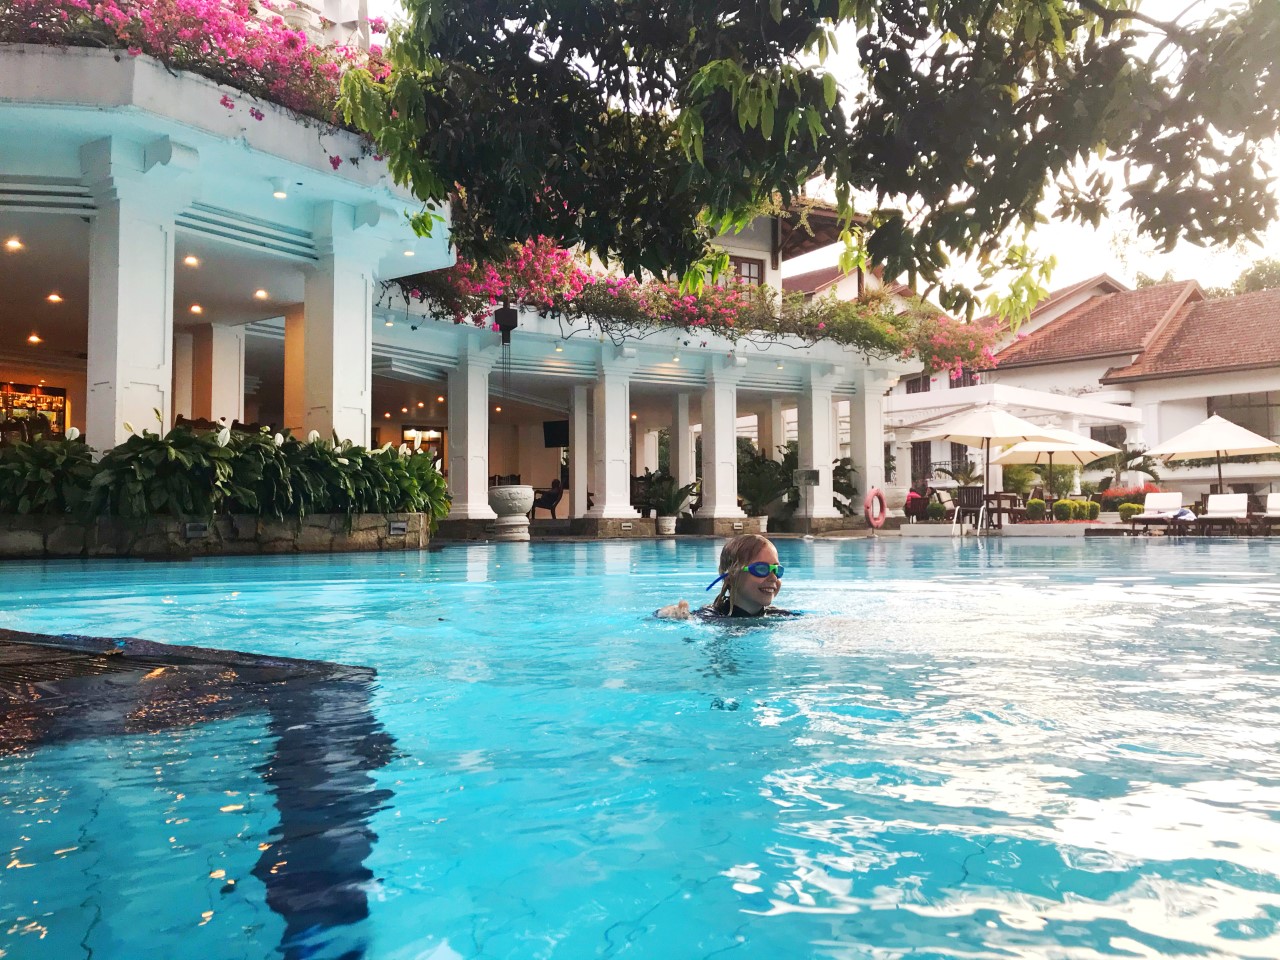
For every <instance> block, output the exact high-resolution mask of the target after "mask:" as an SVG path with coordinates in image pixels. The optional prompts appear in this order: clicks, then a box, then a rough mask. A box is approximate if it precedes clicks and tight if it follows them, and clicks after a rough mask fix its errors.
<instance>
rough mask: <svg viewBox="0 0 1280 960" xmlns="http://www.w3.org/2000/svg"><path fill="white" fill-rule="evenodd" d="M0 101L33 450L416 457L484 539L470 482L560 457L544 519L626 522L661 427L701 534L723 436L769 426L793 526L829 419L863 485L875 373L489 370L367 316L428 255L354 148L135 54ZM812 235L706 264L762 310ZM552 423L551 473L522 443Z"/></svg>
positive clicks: (887, 377)
mask: <svg viewBox="0 0 1280 960" xmlns="http://www.w3.org/2000/svg"><path fill="white" fill-rule="evenodd" d="M0 76H3V77H4V78H5V84H4V86H3V88H2V89H0V143H2V144H4V147H3V152H2V153H0V242H4V249H3V251H0V271H2V273H0V331H3V334H2V336H0V382H4V383H6V384H7V383H12V384H13V385H14V387H15V389H17V388H20V387H22V386H23V385H26V386H28V387H30V390H28V391H27V394H28V395H32V396H34V395H43V396H46V397H52V396H53V395H55V394H58V393H60V396H61V402H62V407H61V410H60V419H59V420H58V426H59V427H60V428H65V427H67V426H72V425H74V426H76V427H78V428H80V429H81V430H82V431H83V432H84V433H85V435H86V438H87V440H88V441H89V442H90V443H91V445H93V446H95V447H97V448H99V449H103V448H106V447H110V446H112V445H114V444H116V443H119V442H121V441H123V440H124V439H125V438H126V437H127V435H128V433H127V429H126V427H125V426H124V424H125V423H126V422H129V423H131V424H132V425H133V426H134V427H135V428H136V429H139V430H141V429H167V428H168V426H169V425H170V424H171V423H172V422H173V421H174V419H175V418H176V416H178V415H185V416H190V417H196V418H208V419H219V418H222V419H225V420H226V421H228V422H230V421H232V420H242V421H262V422H266V423H271V424H273V425H275V426H285V427H289V428H290V429H292V430H293V431H294V432H295V434H305V433H306V432H307V431H309V430H312V429H315V430H318V431H320V432H321V434H322V435H325V436H328V435H330V434H331V433H336V434H337V435H338V436H339V437H343V438H348V439H351V440H354V441H356V442H365V443H370V442H372V443H382V442H385V441H387V440H391V441H394V442H397V443H398V442H400V440H401V439H403V438H412V437H414V436H424V437H426V438H428V439H429V441H430V442H432V443H435V444H437V445H438V448H439V451H440V453H441V457H442V460H443V462H444V464H445V466H446V469H447V472H448V478H449V484H450V488H451V491H452V493H453V495H454V506H453V514H452V518H453V519H456V520H459V521H464V522H471V521H485V520H488V519H489V518H491V517H492V516H493V514H492V511H491V510H490V508H489V505H488V502H487V487H488V483H489V479H490V477H493V476H495V475H510V474H519V475H520V476H521V478H522V480H523V482H525V483H532V484H534V485H539V486H541V485H546V484H547V483H548V482H549V481H550V480H551V479H553V478H554V477H557V476H559V475H560V465H561V458H562V455H567V458H568V463H569V476H570V490H571V495H570V496H569V497H568V498H567V503H568V506H569V512H568V515H569V516H571V517H581V518H586V519H588V520H592V521H596V526H595V527H594V528H595V529H604V528H605V527H606V526H607V524H606V523H605V522H606V521H612V520H623V519H627V518H630V517H634V516H635V511H634V509H633V508H632V506H631V504H630V502H629V487H630V485H629V478H630V476H631V475H632V474H634V473H640V472H643V470H644V469H645V468H646V467H648V468H653V467H656V465H657V463H656V457H657V441H656V437H657V431H658V430H659V429H660V428H664V427H665V428H668V429H670V430H671V434H672V437H673V442H672V467H673V472H674V473H675V474H676V475H677V476H678V477H679V478H680V479H681V481H682V482H683V481H685V480H687V479H691V478H692V477H693V476H694V474H695V466H694V464H693V460H692V457H693V449H694V446H693V443H692V437H693V435H694V434H695V433H699V432H700V433H701V435H702V438H703V442H702V449H703V463H702V465H701V470H700V471H697V472H700V473H701V475H702V477H703V498H702V508H701V518H702V520H703V521H705V522H706V523H705V525H706V526H707V528H709V529H716V530H730V529H733V527H734V525H735V523H736V522H737V520H738V519H739V518H741V517H742V512H741V510H740V509H739V508H738V505H737V499H736V441H735V435H736V433H737V422H738V420H739V419H740V418H750V417H754V418H755V422H756V430H755V432H756V434H757V436H758V437H759V440H760V443H761V446H762V447H763V448H765V449H772V448H773V446H774V445H775V444H777V443H781V442H782V441H783V439H784V438H785V434H784V426H783V424H784V423H785V422H786V419H787V418H788V417H790V418H792V419H794V421H795V423H796V430H797V435H798V439H799V446H800V465H801V466H802V467H808V468H811V469H814V470H816V471H818V474H819V478H820V479H819V484H818V486H817V487H815V488H813V489H812V490H806V492H805V496H804V499H803V503H802V507H801V514H802V516H807V517H810V518H813V519H817V520H822V519H823V518H831V519H832V521H833V522H834V521H835V519H836V518H837V516H838V513H837V511H836V510H835V509H834V508H833V507H832V505H831V463H832V460H833V459H834V458H835V456H836V454H837V452H838V446H837V444H838V440H837V436H836V434H837V426H836V423H837V415H838V410H839V408H838V406H837V405H838V404H841V403H844V404H847V406H848V409H849V411H850V412H849V414H848V418H849V422H850V423H851V424H852V429H851V431H850V433H851V438H852V440H851V445H850V450H849V453H850V455H851V456H852V457H853V458H854V460H855V462H856V463H857V465H858V468H859V470H860V473H861V475H862V476H863V477H865V478H868V481H869V482H871V483H878V482H880V481H882V479H883V475H884V468H883V446H882V441H881V417H882V400H883V394H884V393H885V391H886V389H887V386H888V385H889V384H891V383H892V382H894V380H895V379H896V378H897V376H898V372H899V370H900V368H901V365H900V364H899V363H897V362H896V361H885V362H881V363H872V364H869V363H867V362H866V361H865V360H864V359H863V358H862V357H861V356H859V355H857V354H856V353H854V352H853V351H851V350H849V349H846V348H844V347H841V346H839V345H836V344H819V345H818V346H815V347H806V346H805V345H803V344H801V343H799V342H773V343H763V342H761V343H753V342H751V341H750V339H749V338H748V339H746V340H742V341H739V342H738V343H737V344H736V345H735V344H733V343H730V342H728V341H725V340H722V339H720V338H718V337H715V336H707V337H705V338H699V339H697V340H691V339H690V337H689V336H688V335H687V334H683V333H677V332H655V333H653V334H652V335H650V336H647V337H644V338H642V339H639V340H637V341H634V342H633V341H627V342H624V343H613V342H611V341H609V340H607V339H604V340H602V339H601V338H600V337H599V336H598V335H597V334H596V333H595V332H593V331H591V330H588V329H586V328H585V327H582V326H581V325H580V326H578V327H571V326H569V325H568V324H567V323H564V322H561V321H558V320H556V319H554V318H544V317H538V316H536V315H532V314H528V313H526V314H525V315H523V316H522V317H521V320H520V326H519V329H518V330H517V331H516V332H515V334H514V336H513V339H512V344H511V347H510V350H509V353H504V352H503V350H502V349H501V348H500V345H499V335H498V334H497V333H493V332H491V331H489V330H487V329H485V330H481V329H476V328H474V327H470V326H455V325H453V324H452V323H450V322H441V321H437V320H434V319H432V318H429V317H425V316H422V315H421V312H420V309H418V308H416V307H415V306H409V305H406V304H405V303H404V302H403V301H402V300H400V299H398V298H395V297H391V296H388V295H387V290H386V281H389V280H394V279H396V278H398V277H404V276H409V275H412V274H416V273H419V272H422V271H423V270H430V269H437V268H441V267H444V266H447V265H449V264H450V263H451V262H452V255H451V253H450V251H449V249H448V247H447V243H446V239H447V237H446V232H445V231H444V230H441V232H440V235H438V236H436V237H433V238H430V239H420V238H417V237H416V236H414V235H413V234H412V233H411V231H410V230H409V228H408V227H407V224H406V220H405V212H406V211H407V210H413V209H416V206H415V204H414V201H413V200H412V198H411V197H410V195H409V194H407V193H406V192H405V191H403V190H401V189H399V188H397V187H396V186H395V185H394V184H393V183H392V182H391V180H390V178H389V176H388V175H387V173H386V168H385V164H383V163H381V162H380V161H378V160H377V158H375V157H373V156H371V155H370V151H369V150H368V149H367V144H365V143H364V142H363V141H362V140H360V139H359V138H358V137H356V136H354V135H353V134H351V133H348V132H345V131H342V130H337V129H333V128H331V127H328V126H324V125H321V124H317V123H316V122H315V121H300V120H299V119H298V118H296V117H295V116H294V115H292V114H290V113H289V112H287V111H285V110H283V109H278V108H275V107H273V106H271V105H270V104H265V103H261V102H258V101H255V100H252V99H251V98H249V97H247V96H244V95H243V94H241V93H239V92H238V91H236V90H233V89H230V88H227V87H221V86H218V85H217V84H214V83H212V82H210V81H208V80H205V79H203V78H201V77H198V76H192V75H187V74H177V75H175V74H173V73H170V72H169V71H167V70H165V69H164V68H163V67H162V66H160V65H159V64H158V63H156V62H155V61H153V60H151V59H149V58H147V57H145V56H139V57H129V56H117V55H116V52H114V51H105V50H92V49H85V48H72V49H61V48H51V47H40V46H17V45H9V46H6V47H3V48H0ZM228 104H230V106H228ZM250 107H253V108H254V110H255V111H261V112H262V113H263V114H264V116H263V117H262V118H261V119H256V118H255V116H254V114H252V113H251V112H250ZM820 220H821V216H820V215H819V216H816V217H815V216H813V215H811V217H810V222H811V223H812V222H816V221H820ZM815 232H816V234H817V235H811V234H809V233H807V232H806V231H803V230H801V229H798V228H792V227H790V226H789V225H788V224H787V223H786V222H785V221H781V220H777V219H773V218H764V219H762V220H761V221H759V222H758V223H757V224H755V225H753V227H752V228H750V229H748V230H746V231H744V232H743V233H741V234H737V235H734V236H733V237H732V238H726V241H725V244H724V245H725V247H726V249H727V250H728V252H729V253H730V254H731V255H732V256H734V257H735V258H736V259H737V267H738V272H739V275H740V276H742V277H745V278H747V279H748V280H750V281H752V282H761V283H770V284H774V285H777V284H778V283H779V282H780V276H781V274H780V269H781V262H782V260H783V259H784V258H785V257H787V256H792V255H798V254H800V253H803V252H805V251H806V250H807V249H810V248H812V247H813V246H817V245H821V244H823V243H827V242H830V241H831V240H832V239H834V238H833V237H826V236H825V235H823V233H822V230H821V228H819V229H817V230H816V231H815ZM415 328H416V329H415ZM10 392H11V393H12V392H13V391H10ZM153 411H154V412H153ZM157 414H158V416H159V422H157V420H156V416H157ZM563 421H568V425H569V427H568V432H569V443H568V447H567V454H563V453H562V448H561V447H560V446H559V445H556V446H553V447H548V446H547V440H548V437H547V435H546V434H544V430H548V431H551V428H549V427H546V426H545V425H546V424H548V423H553V424H554V423H557V422H563ZM552 432H553V431H552ZM588 492H590V493H591V494H593V495H594V506H592V507H591V508H590V509H588V506H587V497H588ZM564 515H565V513H564V512H563V511H562V512H561V516H564ZM820 526H821V525H820V524H819V527H820ZM587 528H588V529H591V528H592V527H591V525H590V524H588V527H587Z"/></svg>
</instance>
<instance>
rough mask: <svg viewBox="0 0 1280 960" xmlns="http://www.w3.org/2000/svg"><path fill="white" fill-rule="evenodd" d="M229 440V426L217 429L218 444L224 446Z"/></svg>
mask: <svg viewBox="0 0 1280 960" xmlns="http://www.w3.org/2000/svg"><path fill="white" fill-rule="evenodd" d="M230 442H231V428H230V427H223V428H222V429H221V430H219V431H218V446H220V447H225V446H226V445H227V444H228V443H230Z"/></svg>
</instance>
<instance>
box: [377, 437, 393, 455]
mask: <svg viewBox="0 0 1280 960" xmlns="http://www.w3.org/2000/svg"><path fill="white" fill-rule="evenodd" d="M390 449H391V441H390V440H388V441H387V442H386V443H384V444H383V445H382V446H380V447H379V448H378V452H379V453H386V452H387V451H388V450H390Z"/></svg>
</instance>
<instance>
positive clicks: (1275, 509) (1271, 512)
mask: <svg viewBox="0 0 1280 960" xmlns="http://www.w3.org/2000/svg"><path fill="white" fill-rule="evenodd" d="M1276 524H1280V493H1268V494H1267V506H1266V509H1265V510H1263V512H1262V513H1259V514H1257V515H1256V516H1255V517H1254V518H1253V528H1254V530H1255V531H1257V532H1258V533H1266V534H1269V533H1271V530H1272V528H1273V527H1274V526H1275V525H1276Z"/></svg>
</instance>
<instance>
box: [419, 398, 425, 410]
mask: <svg viewBox="0 0 1280 960" xmlns="http://www.w3.org/2000/svg"><path fill="white" fill-rule="evenodd" d="M425 406H426V404H425V403H423V402H422V401H421V400H419V401H418V409H419V410H421V409H422V408H423V407H425Z"/></svg>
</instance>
